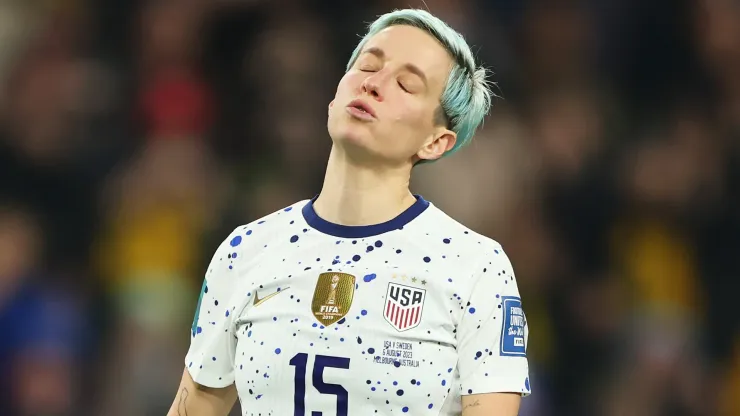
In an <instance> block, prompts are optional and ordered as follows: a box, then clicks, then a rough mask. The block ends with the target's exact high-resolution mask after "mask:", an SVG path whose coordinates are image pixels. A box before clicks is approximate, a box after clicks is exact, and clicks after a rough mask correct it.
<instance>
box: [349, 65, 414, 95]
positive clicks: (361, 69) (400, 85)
mask: <svg viewBox="0 0 740 416" xmlns="http://www.w3.org/2000/svg"><path fill="white" fill-rule="evenodd" d="M360 72H368V73H371V72H376V71H374V70H372V69H364V68H360ZM397 84H398V86H399V87H400V88H401V89H402V90H403V91H404V92H405V93H407V94H411V92H410V91H409V90H407V89H406V87H404V86H403V84H402V83H401V82H400V81H399V82H398V83H397Z"/></svg>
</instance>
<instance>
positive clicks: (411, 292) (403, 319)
mask: <svg viewBox="0 0 740 416" xmlns="http://www.w3.org/2000/svg"><path fill="white" fill-rule="evenodd" d="M426 293H427V291H426V289H419V288H418V287H411V286H406V285H401V284H398V283H394V282H390V283H388V292H387V293H386V294H385V306H383V317H384V318H385V320H386V321H387V322H388V323H389V324H391V326H392V327H393V328H396V330H397V331H399V332H403V331H408V330H409V329H412V328H415V327H417V326H419V323H420V322H421V314H422V312H423V310H424V299H425V298H426Z"/></svg>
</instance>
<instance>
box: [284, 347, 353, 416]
mask: <svg viewBox="0 0 740 416" xmlns="http://www.w3.org/2000/svg"><path fill="white" fill-rule="evenodd" d="M307 364H308V354H306V353H303V352H302V353H298V354H296V355H295V356H294V357H293V358H291V359H290V365H292V366H295V378H294V379H293V380H294V382H293V384H294V388H295V390H294V391H295V394H294V395H293V416H305V415H306V367H307ZM326 367H331V368H343V369H345V370H346V369H349V358H344V357H332V356H329V355H317V356H316V360H315V361H314V365H313V372H312V379H311V381H312V382H313V386H314V388H315V389H316V390H318V392H319V393H321V394H333V395H335V396H337V416H347V413H348V409H349V393H347V390H345V389H344V387H342V386H340V385H339V384H329V383H324V378H323V375H324V369H325V368H326ZM311 416H321V412H311Z"/></svg>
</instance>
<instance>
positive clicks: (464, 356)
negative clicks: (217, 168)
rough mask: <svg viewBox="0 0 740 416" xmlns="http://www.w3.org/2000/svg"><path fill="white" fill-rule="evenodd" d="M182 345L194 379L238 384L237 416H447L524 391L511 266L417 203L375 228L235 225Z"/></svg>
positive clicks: (482, 241)
mask: <svg viewBox="0 0 740 416" xmlns="http://www.w3.org/2000/svg"><path fill="white" fill-rule="evenodd" d="M191 335H192V337H191V345H190V350H189V352H188V354H187V357H186V359H185V365H186V367H187V369H188V370H189V372H190V375H191V376H192V378H193V380H195V381H196V382H197V383H198V384H201V385H204V386H208V387H214V388H218V387H226V386H229V385H230V384H232V383H236V388H237V390H238V393H239V400H240V402H241V406H242V409H243V414H244V415H277V416H316V415H323V416H334V415H336V416H348V415H351V416H363V415H378V414H380V415H390V414H402V413H407V414H411V415H444V416H449V415H460V414H461V396H462V395H468V394H479V393H491V392H515V393H521V394H522V395H527V394H529V392H530V386H529V378H528V364H527V358H526V346H527V337H528V327H527V321H526V318H525V315H524V313H523V311H522V303H521V299H520V297H519V291H518V289H517V283H516V280H515V277H514V272H513V270H512V267H511V263H510V262H509V259H508V258H507V256H506V255H505V254H504V252H503V251H502V249H501V246H500V245H499V244H498V243H496V242H495V241H493V240H491V239H489V238H486V237H483V236H481V235H479V234H476V233H475V232H473V231H471V230H468V229H466V228H465V227H464V226H462V225H460V224H459V223H457V222H456V221H454V220H453V219H451V218H450V217H448V216H447V215H446V214H444V213H443V212H442V211H441V210H439V209H438V208H436V207H435V206H434V205H432V204H431V203H429V202H427V201H425V200H424V199H423V198H421V197H418V196H417V202H416V203H415V204H414V205H413V206H412V207H410V208H409V209H408V210H406V211H405V212H404V213H402V214H401V215H399V216H398V217H397V218H395V219H393V220H391V221H389V222H386V223H383V224H378V225H372V226H342V225H337V224H333V223H329V222H327V221H325V220H323V219H321V218H320V217H319V216H318V215H317V214H316V212H315V211H314V209H313V201H308V200H307V201H301V202H298V203H296V204H294V205H293V206H290V207H288V208H285V209H283V210H280V211H278V212H275V213H273V214H270V215H268V216H266V217H264V218H262V219H261V220H258V221H255V222H253V223H251V224H248V225H246V226H241V227H238V228H237V229H236V230H234V232H233V233H232V234H231V235H230V236H229V237H228V238H227V239H226V240H225V241H224V242H223V243H222V244H221V246H220V247H219V248H218V250H217V251H216V254H215V256H214V257H213V260H212V261H211V264H210V266H209V268H208V270H207V273H206V276H205V281H204V284H203V290H202V293H201V298H200V300H199V302H198V308H197V311H196V316H195V320H194V323H193V328H192V334H191ZM319 412H320V413H319Z"/></svg>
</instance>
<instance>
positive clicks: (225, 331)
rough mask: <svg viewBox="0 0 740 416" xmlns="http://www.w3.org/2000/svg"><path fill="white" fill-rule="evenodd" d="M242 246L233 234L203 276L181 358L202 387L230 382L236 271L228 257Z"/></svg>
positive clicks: (234, 343)
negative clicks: (185, 346)
mask: <svg viewBox="0 0 740 416" xmlns="http://www.w3.org/2000/svg"><path fill="white" fill-rule="evenodd" d="M244 245H246V243H244V242H242V238H241V237H240V235H239V231H238V230H237V231H235V232H233V233H232V234H231V235H230V236H229V237H228V238H227V239H226V240H224V241H223V243H221V245H220V246H219V247H218V249H217V250H216V252H215V254H214V255H213V258H212V259H211V262H210V264H209V265H208V269H207V271H206V273H205V278H204V280H203V287H202V289H201V294H200V298H199V300H198V305H197V307H196V310H195V317H194V319H193V325H192V328H191V331H190V348H189V350H188V353H187V356H186V357H185V367H186V368H187V370H188V372H189V373H190V376H192V378H193V380H195V382H196V383H198V384H200V385H203V386H208V387H213V388H220V387H226V386H229V385H230V384H232V383H233V382H234V368H233V367H234V366H233V362H234V359H233V358H234V357H233V356H234V350H235V348H236V337H235V327H234V314H233V312H234V310H233V307H232V305H231V303H232V302H231V300H232V297H233V296H234V292H235V290H236V288H235V287H234V282H235V281H237V279H235V278H234V276H235V274H236V273H237V269H236V267H234V265H233V264H232V258H234V257H235V256H237V255H243V254H244V253H243V252H242V250H243V246H244ZM235 253H236V254H235Z"/></svg>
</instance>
